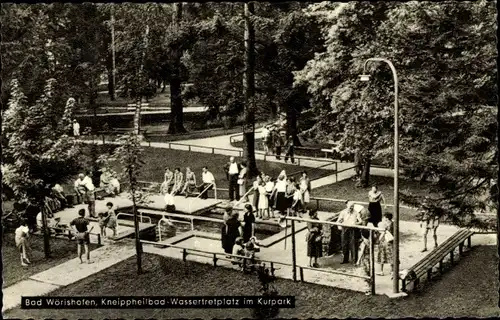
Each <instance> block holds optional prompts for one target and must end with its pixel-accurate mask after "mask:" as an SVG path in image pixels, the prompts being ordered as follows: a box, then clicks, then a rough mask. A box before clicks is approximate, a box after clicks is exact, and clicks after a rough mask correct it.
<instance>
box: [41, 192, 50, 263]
mask: <svg viewBox="0 0 500 320" xmlns="http://www.w3.org/2000/svg"><path fill="white" fill-rule="evenodd" d="M40 210H41V212H42V227H43V230H42V231H43V252H44V253H45V259H50V232H49V228H48V225H47V215H46V212H45V202H43V201H42V205H41V207H40Z"/></svg>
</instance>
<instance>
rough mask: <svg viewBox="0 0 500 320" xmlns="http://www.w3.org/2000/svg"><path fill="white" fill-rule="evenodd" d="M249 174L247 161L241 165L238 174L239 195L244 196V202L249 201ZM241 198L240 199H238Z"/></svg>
mask: <svg viewBox="0 0 500 320" xmlns="http://www.w3.org/2000/svg"><path fill="white" fill-rule="evenodd" d="M247 175H248V168H247V164H246V163H245V162H242V163H241V165H240V173H239V174H238V186H239V195H240V196H241V197H244V198H243V200H242V201H243V202H248V196H247V195H246V193H247ZM237 200H239V199H237Z"/></svg>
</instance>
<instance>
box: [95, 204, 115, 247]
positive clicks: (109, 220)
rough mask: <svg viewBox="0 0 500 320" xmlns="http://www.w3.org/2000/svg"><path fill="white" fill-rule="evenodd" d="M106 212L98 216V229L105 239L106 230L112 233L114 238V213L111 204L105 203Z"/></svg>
mask: <svg viewBox="0 0 500 320" xmlns="http://www.w3.org/2000/svg"><path fill="white" fill-rule="evenodd" d="M106 208H107V210H106V211H105V212H101V213H100V214H99V227H100V228H101V236H103V237H106V228H109V229H111V231H113V238H114V237H116V227H117V221H116V212H115V209H114V205H113V203H112V202H108V203H106Z"/></svg>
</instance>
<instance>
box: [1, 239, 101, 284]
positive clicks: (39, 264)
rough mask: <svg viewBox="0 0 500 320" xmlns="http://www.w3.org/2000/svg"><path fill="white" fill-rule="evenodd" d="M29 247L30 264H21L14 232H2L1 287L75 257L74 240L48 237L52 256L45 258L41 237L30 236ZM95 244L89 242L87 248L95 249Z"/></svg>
mask: <svg viewBox="0 0 500 320" xmlns="http://www.w3.org/2000/svg"><path fill="white" fill-rule="evenodd" d="M30 247H31V251H32V255H31V265H30V266H29V267H22V266H21V261H20V260H21V259H20V254H19V250H17V248H16V246H15V243H14V234H13V233H6V234H4V238H3V243H2V259H3V260H2V261H3V285H2V288H6V287H8V286H11V285H13V284H14V283H16V282H19V281H22V280H26V279H28V278H29V277H31V276H33V275H35V274H37V273H40V272H43V271H45V270H48V269H50V268H52V267H55V266H57V265H59V264H61V263H63V262H66V261H68V260H70V259H73V258H76V257H77V255H76V242H75V241H69V240H65V239H57V238H52V237H51V238H50V249H51V252H52V258H51V259H48V260H46V259H45V254H44V252H43V237H41V236H31V237H30ZM97 247H98V246H97V245H96V244H90V246H89V249H90V250H93V249H96V248H97Z"/></svg>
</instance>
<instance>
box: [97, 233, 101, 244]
mask: <svg viewBox="0 0 500 320" xmlns="http://www.w3.org/2000/svg"><path fill="white" fill-rule="evenodd" d="M97 244H98V245H101V234H100V233H98V234H97Z"/></svg>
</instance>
